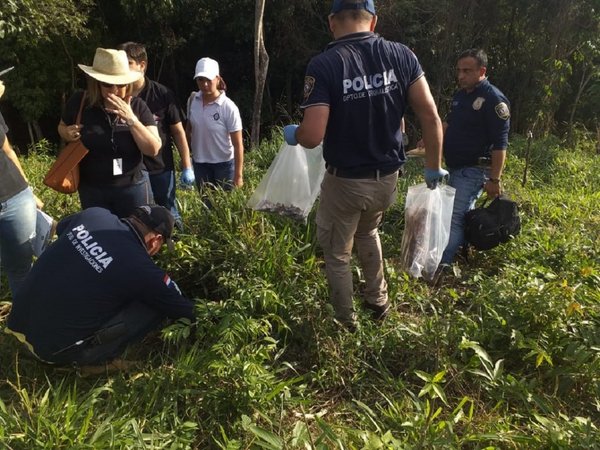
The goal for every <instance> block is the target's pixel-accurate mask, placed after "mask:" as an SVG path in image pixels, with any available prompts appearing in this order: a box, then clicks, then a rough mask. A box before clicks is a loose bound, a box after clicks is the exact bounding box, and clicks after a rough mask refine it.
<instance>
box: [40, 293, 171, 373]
mask: <svg viewBox="0 0 600 450" xmlns="http://www.w3.org/2000/svg"><path fill="white" fill-rule="evenodd" d="M164 318H165V317H164V314H161V313H159V312H158V311H157V310H155V309H153V308H150V307H149V306H147V305H145V304H144V303H142V302H137V301H136V302H132V303H131V304H130V305H128V306H127V307H125V308H124V309H122V310H121V311H120V312H119V313H118V314H117V315H116V316H114V317H113V318H112V319H110V320H109V321H107V322H106V323H105V324H104V325H103V326H102V327H100V329H99V330H98V331H97V332H96V333H94V334H93V335H92V336H89V337H88V338H87V339H85V340H84V341H83V342H82V343H81V344H79V345H77V344H73V345H71V346H70V347H68V348H65V349H63V350H61V351H59V352H57V353H55V354H54V355H52V356H51V357H50V358H49V361H52V362H53V363H55V364H61V365H71V364H78V365H80V366H84V365H95V364H104V363H106V362H109V361H111V360H113V359H115V358H116V357H118V356H119V355H120V354H121V353H123V351H125V348H126V347H127V346H128V345H129V344H131V343H133V342H136V341H139V340H141V339H142V338H143V337H144V336H145V335H146V334H148V333H149V332H150V331H152V330H154V329H155V328H157V327H158V326H159V325H160V323H161V322H162V321H163V320H164Z"/></svg>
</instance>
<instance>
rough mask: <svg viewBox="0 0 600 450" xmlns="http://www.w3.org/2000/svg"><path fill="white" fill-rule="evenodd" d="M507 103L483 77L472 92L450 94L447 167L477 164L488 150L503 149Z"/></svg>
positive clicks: (498, 91)
mask: <svg viewBox="0 0 600 450" xmlns="http://www.w3.org/2000/svg"><path fill="white" fill-rule="evenodd" d="M509 108H510V104H509V102H508V99H507V98H506V97H505V96H504V94H503V93H502V92H500V90H499V89H498V88H497V87H496V86H494V85H493V84H491V83H490V82H489V81H488V80H487V79H485V80H483V81H482V82H481V83H479V84H478V85H477V87H476V88H475V89H474V90H473V92H467V91H465V90H464V89H461V90H460V91H458V92H456V94H454V97H453V98H452V106H451V108H450V113H449V114H448V117H447V118H446V122H447V123H448V128H447V129H446V132H445V134H444V159H445V161H446V165H447V166H448V167H450V168H451V169H458V168H461V167H469V166H475V165H477V159H478V158H479V157H486V156H488V157H489V156H490V152H491V150H506V148H507V147H508V130H509V129H510V109H509Z"/></svg>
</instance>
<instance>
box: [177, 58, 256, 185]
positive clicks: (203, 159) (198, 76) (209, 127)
mask: <svg viewBox="0 0 600 450" xmlns="http://www.w3.org/2000/svg"><path fill="white" fill-rule="evenodd" d="M194 80H196V84H197V85H198V89H199V91H198V92H192V95H191V96H190V98H189V100H188V111H187V112H188V122H187V133H188V137H189V140H190V149H191V152H192V160H193V163H194V175H195V177H196V185H197V187H198V189H199V190H200V189H201V188H202V187H203V186H204V185H205V184H207V183H209V184H210V185H212V186H220V187H222V188H223V189H225V190H230V189H231V188H232V187H234V186H235V187H240V186H242V185H243V183H244V181H243V165H244V143H243V140H242V119H241V117H240V111H239V109H238V107H237V106H236V105H235V103H233V101H232V100H231V99H229V98H228V97H227V95H225V90H226V89H227V87H226V85H225V82H224V81H223V78H221V76H220V75H219V63H218V62H217V61H215V60H214V59H211V58H202V59H200V60H198V62H197V63H196V70H195V72H194Z"/></svg>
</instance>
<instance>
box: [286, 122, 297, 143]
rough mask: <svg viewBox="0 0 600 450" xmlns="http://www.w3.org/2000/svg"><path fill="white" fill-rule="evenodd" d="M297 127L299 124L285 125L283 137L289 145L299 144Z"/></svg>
mask: <svg viewBox="0 0 600 450" xmlns="http://www.w3.org/2000/svg"><path fill="white" fill-rule="evenodd" d="M297 129H298V125H286V126H285V127H283V138H284V139H285V142H287V143H288V144H289V145H298V140H297V139H296V130H297Z"/></svg>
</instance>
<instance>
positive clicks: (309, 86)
mask: <svg viewBox="0 0 600 450" xmlns="http://www.w3.org/2000/svg"><path fill="white" fill-rule="evenodd" d="M314 87H315V78H314V77H304V100H306V99H307V98H308V97H309V96H310V94H311V93H312V91H313V89H314Z"/></svg>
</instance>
